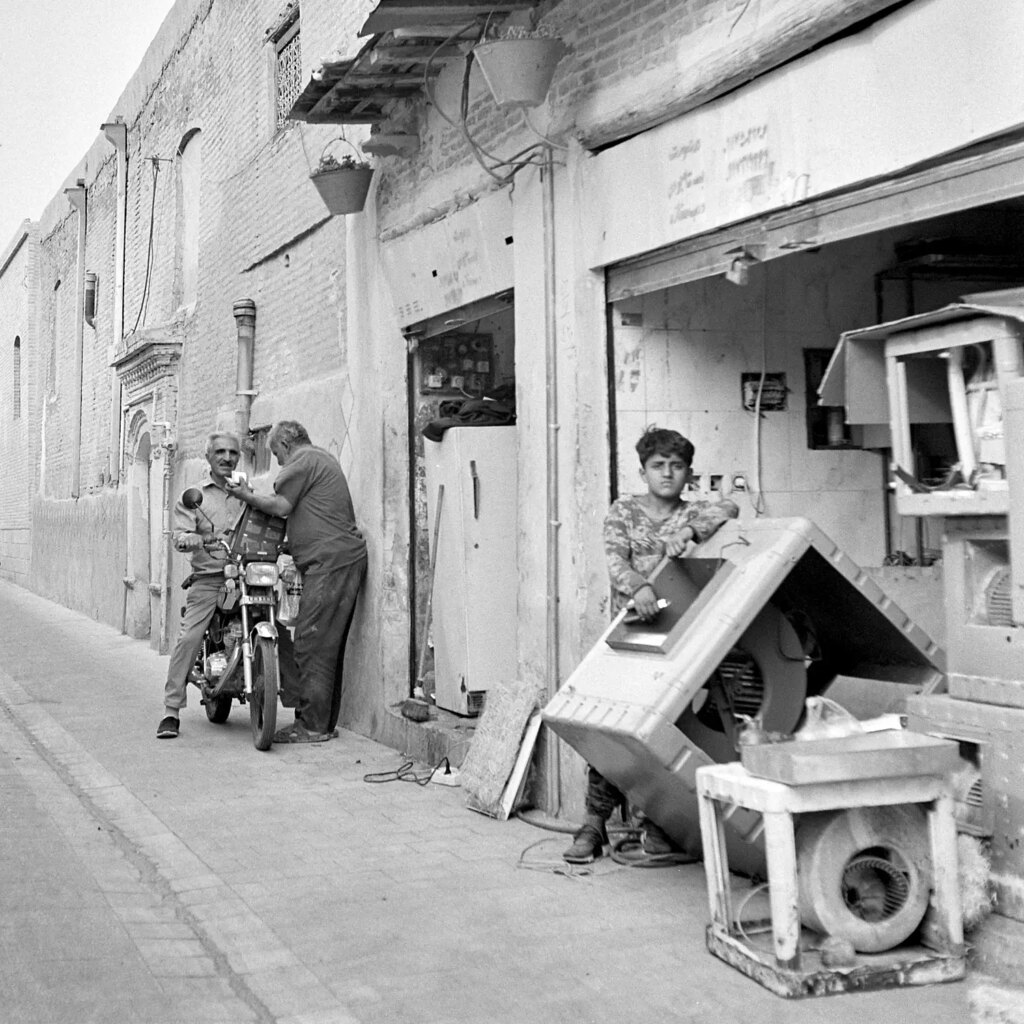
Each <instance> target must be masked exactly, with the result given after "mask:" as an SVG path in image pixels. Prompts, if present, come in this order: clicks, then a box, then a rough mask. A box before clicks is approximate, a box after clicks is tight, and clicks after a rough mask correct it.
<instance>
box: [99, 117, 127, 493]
mask: <svg viewBox="0 0 1024 1024" xmlns="http://www.w3.org/2000/svg"><path fill="white" fill-rule="evenodd" d="M100 127H101V128H102V129H103V134H104V135H105V136H106V137H107V141H108V142H109V143H110V144H111V145H112V146H113V147H114V149H115V151H116V153H117V210H116V212H115V225H114V311H113V313H114V315H113V324H112V329H111V333H112V334H113V345H112V349H113V351H112V352H111V357H112V359H113V357H116V356H117V354H118V352H119V350H120V348H121V343H122V341H123V340H124V248H125V230H126V227H125V224H126V210H127V196H128V126H127V125H126V124H125V123H124V122H123V121H121V120H115V121H111V122H108V123H106V124H102V125H100ZM120 476H121V378H120V377H119V376H118V374H117V370H116V369H114V370H112V372H111V381H110V451H109V453H108V455H107V481H108V483H111V484H114V485H116V484H117V482H118V480H119V479H120Z"/></svg>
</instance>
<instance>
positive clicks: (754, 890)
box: [733, 882, 772, 942]
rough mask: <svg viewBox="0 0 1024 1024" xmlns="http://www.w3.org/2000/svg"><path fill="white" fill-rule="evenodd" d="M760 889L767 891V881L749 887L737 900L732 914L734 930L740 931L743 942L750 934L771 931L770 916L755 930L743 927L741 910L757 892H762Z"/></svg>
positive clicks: (745, 907) (744, 908)
mask: <svg viewBox="0 0 1024 1024" xmlns="http://www.w3.org/2000/svg"><path fill="white" fill-rule="evenodd" d="M762 891H763V892H767V891H768V883H767V882H762V883H761V884H760V885H755V886H753V887H752V888H751V889H749V890H748V891H747V892H746V893H745V894H744V896H743V899H741V900H740V901H739V904H738V905H737V907H736V913H735V914H734V915H733V920H734V921H735V922H736V930H737V931H738V932H739V933H740V936H741V937H742V938H743V941H744V942H750V936H751V935H757V934H760V933H762V932H768V931H771V928H772V925H771V918H770V917H769V919H768V923H767V924H765V925H759V926H758V928H757V929H756V930H754V931H750V932H748V931H747V930H746V929H745V928H744V927H743V919H742V918H743V911H744V910H746V909H747V904H748V903H749V902H750V901H751V900H752V899H753V898H754V897H755V896H756V895H757V894H758V893H759V892H762Z"/></svg>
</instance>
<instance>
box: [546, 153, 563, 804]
mask: <svg viewBox="0 0 1024 1024" xmlns="http://www.w3.org/2000/svg"><path fill="white" fill-rule="evenodd" d="M541 175H542V179H543V185H544V201H543V211H544V218H543V225H544V364H545V365H544V369H545V406H546V408H545V415H546V422H547V449H546V456H547V515H548V519H547V638H546V640H547V643H546V649H547V653H546V659H545V661H546V666H545V667H546V675H547V680H546V682H547V697H548V699H549V700H550V699H551V698H552V697H553V696H554V695H555V693H556V692H557V690H558V686H559V683H560V681H561V680H560V678H559V657H560V653H561V651H560V645H559V634H558V627H559V614H558V611H559V608H558V605H559V589H558V542H559V533H558V531H559V527H560V526H561V525H562V524H561V522H560V521H559V518H558V513H559V502H558V430H559V423H558V346H557V345H556V337H555V329H556V324H557V310H556V306H555V295H556V291H555V289H556V282H557V276H556V273H555V252H556V247H555V173H554V154H553V150H552V148H551V147H550V146H546V147H545V160H544V166H543V169H542V171H541ZM546 736H547V742H546V743H545V747H544V750H545V755H546V760H547V765H546V769H547V770H546V772H545V776H546V779H547V801H546V802H547V807H546V808H545V809H546V810H547V812H548V813H549V814H551V815H554V816H557V815H558V812H559V810H560V808H561V803H562V799H561V770H560V765H559V750H558V747H559V740H558V739H557V737H556V736H555V734H554V733H553V732H551V731H550V730H548V731H547V733H546Z"/></svg>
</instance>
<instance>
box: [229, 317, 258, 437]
mask: <svg viewBox="0 0 1024 1024" xmlns="http://www.w3.org/2000/svg"><path fill="white" fill-rule="evenodd" d="M232 312H233V314H234V317H235V327H236V329H237V331H238V357H237V360H236V365H235V394H236V395H237V396H238V397H239V398H240V399H241V402H240V403H239V405H238V407H237V408H236V410H235V431H236V433H237V434H238V437H239V439H240V440H242V441H243V442H244V441H245V438H246V437H247V436H248V434H249V414H250V411H251V410H252V400H253V398H254V397H255V396H256V392H255V391H253V387H252V362H253V350H254V348H255V343H256V303H255V302H254V301H253V300H252V299H239V300H238V301H237V302H236V303H235V304H234V307H233V308H232Z"/></svg>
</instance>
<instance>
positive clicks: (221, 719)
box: [204, 694, 231, 725]
mask: <svg viewBox="0 0 1024 1024" xmlns="http://www.w3.org/2000/svg"><path fill="white" fill-rule="evenodd" d="M204 706H205V708H206V717H207V718H208V719H209V720H210V721H211V722H213V724H214V725H223V724H224V723H225V722H226V721H227V720H228V715H230V714H231V697H230V695H224V694H221V695H220V696H219V697H207V698H206V701H205V703H204Z"/></svg>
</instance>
